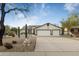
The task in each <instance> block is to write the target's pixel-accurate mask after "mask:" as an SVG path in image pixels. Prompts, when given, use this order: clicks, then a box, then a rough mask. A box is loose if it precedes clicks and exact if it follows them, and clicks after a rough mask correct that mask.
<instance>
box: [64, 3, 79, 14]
mask: <svg viewBox="0 0 79 59" xmlns="http://www.w3.org/2000/svg"><path fill="white" fill-rule="evenodd" d="M78 6H79V4H77V3H67V4H65V5H64V8H65V10H67V11H68V12H70V13H71V12H73V11H76V7H78Z"/></svg>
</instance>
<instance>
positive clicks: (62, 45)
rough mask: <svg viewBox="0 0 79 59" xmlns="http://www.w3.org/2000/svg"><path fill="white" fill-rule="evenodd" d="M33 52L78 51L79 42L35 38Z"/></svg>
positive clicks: (65, 39)
mask: <svg viewBox="0 0 79 59" xmlns="http://www.w3.org/2000/svg"><path fill="white" fill-rule="evenodd" d="M35 51H79V40H74V39H73V38H62V37H37V41H36V49H35Z"/></svg>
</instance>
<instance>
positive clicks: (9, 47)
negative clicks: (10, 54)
mask: <svg viewBox="0 0 79 59" xmlns="http://www.w3.org/2000/svg"><path fill="white" fill-rule="evenodd" d="M4 47H6V48H7V49H11V48H13V46H12V44H11V43H5V44H4Z"/></svg>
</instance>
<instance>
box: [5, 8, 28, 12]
mask: <svg viewBox="0 0 79 59" xmlns="http://www.w3.org/2000/svg"><path fill="white" fill-rule="evenodd" d="M15 10H18V11H28V9H20V8H13V9H9V10H8V11H6V12H5V13H9V12H11V11H15Z"/></svg>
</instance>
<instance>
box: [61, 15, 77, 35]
mask: <svg viewBox="0 0 79 59" xmlns="http://www.w3.org/2000/svg"><path fill="white" fill-rule="evenodd" d="M78 23H79V17H78V15H77V14H73V15H70V16H69V17H68V18H67V19H66V20H62V21H61V26H62V28H63V29H65V28H67V32H68V34H69V31H70V29H71V28H72V27H73V26H78Z"/></svg>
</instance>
